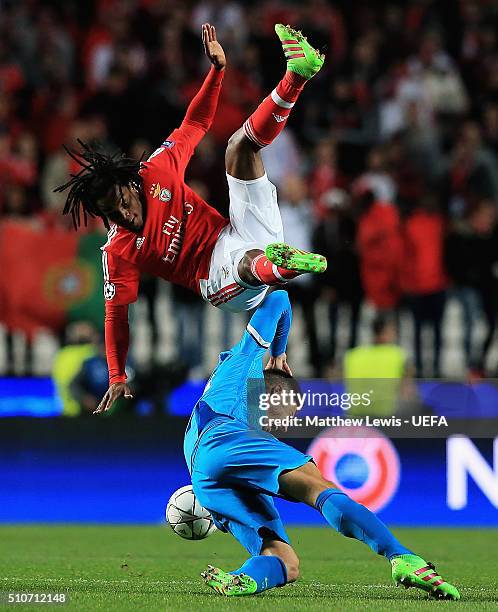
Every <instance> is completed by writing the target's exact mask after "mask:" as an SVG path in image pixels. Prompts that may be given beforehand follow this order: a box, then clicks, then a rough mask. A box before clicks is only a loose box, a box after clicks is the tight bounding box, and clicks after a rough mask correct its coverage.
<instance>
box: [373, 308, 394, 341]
mask: <svg viewBox="0 0 498 612" xmlns="http://www.w3.org/2000/svg"><path fill="white" fill-rule="evenodd" d="M395 324H396V322H395V319H394V318H393V317H392V315H389V314H385V313H379V314H377V315H376V316H375V318H374V320H373V321H372V331H373V334H374V336H379V335H380V334H382V333H383V332H384V331H385V330H386V328H387V327H389V326H391V325H395Z"/></svg>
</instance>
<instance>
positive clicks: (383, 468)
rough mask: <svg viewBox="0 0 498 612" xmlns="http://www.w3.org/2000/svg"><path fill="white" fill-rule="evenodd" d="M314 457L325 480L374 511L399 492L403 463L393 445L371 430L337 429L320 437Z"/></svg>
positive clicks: (315, 442) (311, 450) (312, 449)
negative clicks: (400, 461)
mask: <svg viewBox="0 0 498 612" xmlns="http://www.w3.org/2000/svg"><path fill="white" fill-rule="evenodd" d="M308 454H309V455H311V456H312V457H313V459H314V461H315V463H316V465H317V467H318V469H319V470H320V472H321V473H322V474H323V476H324V478H326V479H327V480H330V481H332V482H334V483H335V484H337V485H338V486H339V487H340V488H341V489H342V490H343V491H344V492H345V493H347V494H348V495H349V496H350V497H351V498H352V499H354V500H355V501H357V502H358V503H360V504H363V505H364V506H366V507H367V508H369V509H370V510H372V511H373V512H378V511H379V510H382V508H384V507H385V506H386V505H387V504H388V503H389V502H390V501H391V499H392V497H393V495H394V494H395V493H396V490H397V488H398V484H399V477H400V463H399V457H398V453H397V451H396V449H395V448H394V445H393V444H392V442H391V441H390V440H389V439H388V438H387V437H386V436H385V435H384V434H383V433H381V432H380V431H378V430H376V429H373V428H371V427H369V428H366V427H334V428H330V429H326V430H325V431H324V432H322V433H321V434H320V435H319V436H317V437H316V438H315V439H314V440H313V442H312V443H311V445H310V447H309V448H308Z"/></svg>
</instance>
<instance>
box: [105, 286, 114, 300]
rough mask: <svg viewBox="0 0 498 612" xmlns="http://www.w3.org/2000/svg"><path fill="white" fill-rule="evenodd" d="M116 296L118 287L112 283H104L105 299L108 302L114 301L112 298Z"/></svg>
mask: <svg viewBox="0 0 498 612" xmlns="http://www.w3.org/2000/svg"><path fill="white" fill-rule="evenodd" d="M115 295H116V287H115V285H114V283H110V282H109V281H106V282H105V283H104V298H105V299H106V300H112V298H113V297H114V296H115Z"/></svg>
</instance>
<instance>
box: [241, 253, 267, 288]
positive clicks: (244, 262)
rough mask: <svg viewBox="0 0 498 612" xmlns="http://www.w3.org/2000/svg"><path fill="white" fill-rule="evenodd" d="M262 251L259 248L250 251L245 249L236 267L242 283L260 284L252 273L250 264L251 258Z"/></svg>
mask: <svg viewBox="0 0 498 612" xmlns="http://www.w3.org/2000/svg"><path fill="white" fill-rule="evenodd" d="M262 252H263V251H261V250H259V249H252V250H250V251H247V252H246V253H245V254H244V257H242V259H241V260H240V262H239V265H238V267H237V272H238V274H239V277H240V278H241V280H243V281H244V283H247V284H248V285H255V286H256V285H260V284H261V282H260V281H258V279H257V278H256V277H255V276H254V274H253V273H252V270H251V264H252V260H253V259H254V258H255V257H256V256H257V255H260V254H261V253H262Z"/></svg>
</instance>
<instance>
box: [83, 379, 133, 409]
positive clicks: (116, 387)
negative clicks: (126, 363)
mask: <svg viewBox="0 0 498 612" xmlns="http://www.w3.org/2000/svg"><path fill="white" fill-rule="evenodd" d="M120 397H124V398H125V399H131V398H132V397H133V395H132V394H131V391H130V387H128V385H127V384H126V383H122V382H117V383H113V384H112V385H111V386H110V387H109V389H107V391H106V394H105V395H104V397H103V398H102V401H101V402H100V404H99V405H98V406H97V408H96V409H95V410H94V411H93V414H100V413H101V412H107V410H109V409H110V408H112V405H113V404H114V402H115V401H116V400H117V399H119V398H120Z"/></svg>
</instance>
